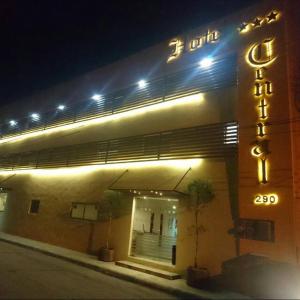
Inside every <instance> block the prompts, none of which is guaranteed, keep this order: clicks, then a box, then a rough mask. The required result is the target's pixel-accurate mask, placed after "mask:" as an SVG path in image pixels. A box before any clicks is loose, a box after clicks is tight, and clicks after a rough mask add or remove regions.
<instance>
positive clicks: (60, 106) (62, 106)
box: [57, 104, 66, 111]
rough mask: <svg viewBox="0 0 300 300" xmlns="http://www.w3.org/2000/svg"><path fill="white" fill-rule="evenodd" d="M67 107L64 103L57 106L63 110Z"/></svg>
mask: <svg viewBox="0 0 300 300" xmlns="http://www.w3.org/2000/svg"><path fill="white" fill-rule="evenodd" d="M65 108H66V106H65V105H62V104H60V105H58V106H57V109H58V110H61V111H63V110H65Z"/></svg>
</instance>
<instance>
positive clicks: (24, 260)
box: [0, 241, 180, 299]
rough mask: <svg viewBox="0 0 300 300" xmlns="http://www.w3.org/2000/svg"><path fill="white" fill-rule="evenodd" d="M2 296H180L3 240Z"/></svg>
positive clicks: (0, 258) (0, 254) (0, 251)
mask: <svg viewBox="0 0 300 300" xmlns="http://www.w3.org/2000/svg"><path fill="white" fill-rule="evenodd" d="M0 299H180V298H179V297H178V298H176V297H175V296H173V295H169V294H167V293H164V292H161V291H158V290H154V289H151V288H148V287H144V286H140V285H138V284H135V283H132V282H128V281H123V280H121V279H118V278H115V277H112V276H108V275H105V274H102V273H99V272H96V271H93V270H90V269H87V268H85V267H81V266H78V265H75V264H72V263H70V262H67V261H64V260H61V259H59V258H55V257H51V256H48V255H45V254H42V253H40V252H36V251H33V250H30V249H26V248H23V247H19V246H16V245H12V244H8V243H6V242H2V241H0Z"/></svg>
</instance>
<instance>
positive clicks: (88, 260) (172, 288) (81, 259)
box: [0, 232, 249, 299]
mask: <svg viewBox="0 0 300 300" xmlns="http://www.w3.org/2000/svg"><path fill="white" fill-rule="evenodd" d="M0 240H1V241H5V242H9V243H12V244H16V245H19V246H22V247H26V248H30V249H32V250H35V251H39V252H42V253H44V254H47V255H50V256H54V257H58V258H61V259H64V260H66V261H69V262H72V263H75V264H77V265H80V266H83V267H86V268H89V269H92V270H95V271H98V272H102V273H104V274H107V275H110V276H114V277H118V278H121V279H124V280H127V281H131V282H135V283H138V284H141V285H144V286H148V287H151V288H154V289H157V290H161V291H164V292H167V293H170V294H175V295H177V296H182V297H189V298H200V299H241V298H243V299H247V297H245V296H242V295H239V294H235V293H231V292H225V291H224V292H220V293H212V292H208V291H203V290H198V289H194V288H192V287H189V286H188V285H187V284H186V282H185V280H184V279H176V280H168V279H164V278H159V277H156V276H153V275H149V274H145V273H142V272H138V271H135V270H130V269H126V268H123V267H119V266H116V265H115V263H113V262H112V263H110V262H102V261H99V260H97V257H95V256H92V255H88V254H85V253H81V252H77V251H73V250H69V249H65V248H62V247H58V246H53V245H50V244H46V243H42V242H38V241H34V240H30V239H26V238H22V237H18V236H15V235H10V234H6V233H3V232H0ZM248 299H249V298H248Z"/></svg>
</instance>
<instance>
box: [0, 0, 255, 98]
mask: <svg viewBox="0 0 300 300" xmlns="http://www.w3.org/2000/svg"><path fill="white" fill-rule="evenodd" d="M254 2H257V1H255V0H207V1H203V0H182V1H179V0H173V1H169V0H168V1H167V0H165V1H164V0H160V1H159V0H157V1H156V0H127V1H121V0H120V1H115V0H105V1H103V0H98V1H91V0H73V1H69V0H51V1H48V0H35V1H33V0H1V1H0V24H1V26H0V34H1V44H0V45H1V47H0V66H1V68H0V80H1V83H0V103H1V104H4V103H5V104H6V103H8V102H10V101H14V100H16V99H18V98H22V97H23V96H27V95H30V94H31V93H34V91H35V90H38V89H42V88H47V87H50V86H52V85H54V84H56V83H59V82H62V81H65V80H68V79H71V78H72V77H75V76H77V75H79V74H82V73H84V72H87V71H89V70H92V69H95V68H97V67H99V66H101V65H104V64H107V63H110V62H112V61H114V60H117V59H119V58H122V57H124V56H127V55H129V54H131V53H134V52H136V51H138V50H141V49H143V48H145V47H148V46H151V45H153V44H155V43H157V42H160V41H162V40H164V39H167V38H170V37H173V36H174V35H176V34H178V33H181V32H183V31H185V30H188V29H189V28H193V27H196V26H199V25H201V24H205V23H207V22H209V21H212V20H214V19H217V18H219V17H222V16H225V15H227V14H230V13H231V12H233V11H234V10H236V9H240V8H242V7H245V6H247V5H249V4H252V3H254Z"/></svg>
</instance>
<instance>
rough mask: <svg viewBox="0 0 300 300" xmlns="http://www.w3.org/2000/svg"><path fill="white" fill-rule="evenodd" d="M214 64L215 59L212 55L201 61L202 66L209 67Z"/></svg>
mask: <svg viewBox="0 0 300 300" xmlns="http://www.w3.org/2000/svg"><path fill="white" fill-rule="evenodd" d="M212 64H213V59H212V58H211V57H205V58H203V59H202V60H201V61H200V62H199V66H200V67H201V68H204V69H206V68H209V67H210V66H211V65H212Z"/></svg>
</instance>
